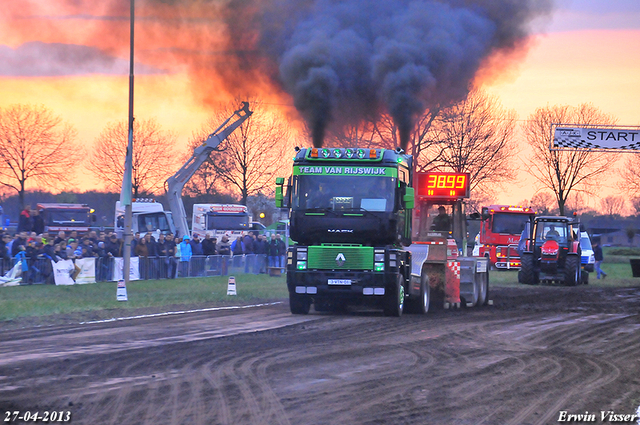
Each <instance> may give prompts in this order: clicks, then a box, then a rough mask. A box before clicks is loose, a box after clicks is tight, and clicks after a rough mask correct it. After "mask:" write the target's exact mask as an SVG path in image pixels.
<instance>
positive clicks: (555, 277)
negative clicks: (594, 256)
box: [518, 216, 582, 286]
mask: <svg viewBox="0 0 640 425" xmlns="http://www.w3.org/2000/svg"><path fill="white" fill-rule="evenodd" d="M577 226H579V222H578V221H576V220H574V219H573V218H569V217H558V216H540V217H536V218H535V219H534V222H533V226H532V227H531V231H530V234H529V238H528V239H529V240H528V241H527V244H526V250H525V252H523V253H522V268H521V270H520V272H519V273H518V280H519V281H520V283H525V284H537V283H539V282H549V283H553V282H558V283H563V284H565V285H567V286H573V285H577V284H578V283H580V282H581V279H582V276H581V257H580V256H581V252H580V236H579V234H578V233H576V231H575V228H576V227H577ZM525 258H526V259H525ZM525 263H526V264H525Z"/></svg>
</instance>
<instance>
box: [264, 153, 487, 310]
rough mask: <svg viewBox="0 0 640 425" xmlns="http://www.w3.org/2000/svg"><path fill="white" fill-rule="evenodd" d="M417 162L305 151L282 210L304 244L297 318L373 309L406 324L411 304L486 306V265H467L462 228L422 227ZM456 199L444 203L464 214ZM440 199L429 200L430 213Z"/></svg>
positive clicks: (291, 274)
mask: <svg viewBox="0 0 640 425" xmlns="http://www.w3.org/2000/svg"><path fill="white" fill-rule="evenodd" d="M412 161H413V158H412V157H411V156H410V155H407V154H405V153H404V152H403V151H402V150H400V149H395V150H391V149H364V148H302V149H300V148H296V155H295V158H294V161H293V174H292V176H291V178H290V179H289V180H288V181H287V182H286V183H285V179H284V178H278V179H276V206H277V207H279V208H283V207H286V208H289V218H290V228H289V231H290V237H291V239H292V240H293V241H295V244H294V245H292V246H290V247H289V249H288V251H287V257H286V272H287V286H288V290H289V302H290V309H291V312H292V313H293V314H307V313H308V312H309V311H310V307H311V305H312V304H313V305H314V309H315V310H316V311H327V310H334V309H341V308H344V307H345V306H348V305H356V304H364V305H370V306H373V307H376V308H381V309H382V310H383V311H384V313H385V315H389V316H400V315H402V313H403V311H404V310H405V304H406V308H407V310H410V311H412V312H415V313H419V314H424V313H426V312H427V311H428V310H429V306H430V304H431V303H432V302H435V303H436V304H438V305H439V306H443V305H444V306H448V305H451V304H457V305H460V297H462V298H463V299H464V300H465V305H475V304H478V303H484V302H485V301H486V299H487V292H488V276H487V267H486V266H487V264H486V259H464V258H458V249H457V248H456V241H455V239H454V237H453V236H452V235H454V234H456V233H458V234H460V233H461V231H460V229H456V228H455V225H454V226H453V228H452V229H451V230H452V231H451V232H448V231H445V232H431V231H428V229H427V230H425V229H426V227H425V226H426V225H427V223H430V222H429V220H426V219H425V220H423V222H422V223H420V222H416V221H415V218H414V215H413V209H414V206H415V205H414V204H415V202H416V199H417V198H418V199H423V197H420V196H416V193H415V192H414V188H413V172H412V165H413V164H412ZM462 176H465V175H462ZM466 176H468V175H466ZM425 177H426V176H425ZM461 178H463V177H458V180H455V178H454V180H452V181H453V182H459V183H460V184H463V183H464V184H465V185H467V186H465V190H466V195H465V194H464V193H463V195H464V196H466V197H468V181H467V180H465V181H464V182H462V180H460V179H461ZM464 178H465V179H466V178H467V177H464ZM440 180H442V182H443V185H446V183H447V181H448V180H447V178H446V177H443V178H441V179H440ZM436 181H439V180H437V179H436ZM454 192H455V191H452V190H447V191H446V193H445V196H448V197H449V198H447V199H437V200H436V201H438V202H444V203H447V202H448V203H449V204H450V205H453V206H455V205H457V206H458V208H452V213H454V214H455V211H462V210H461V208H460V205H461V203H460V196H458V195H459V193H458V192H455V193H454ZM462 192H464V191H461V193H462ZM429 193H430V194H433V193H434V191H429ZM438 193H439V192H436V193H435V194H436V195H437V194H438ZM450 194H451V195H450ZM453 195H455V196H453ZM433 201H434V200H433V199H427V197H425V198H424V199H423V203H422V205H423V207H424V211H427V209H428V207H429V206H430V205H432V204H433ZM423 215H425V214H423ZM418 216H419V214H418V215H416V217H418ZM457 221H460V220H455V216H454V220H452V223H456V222H457ZM412 226H417V229H416V235H417V236H418V239H419V240H418V241H416V242H414V243H412ZM452 247H453V248H452ZM466 269H469V270H470V272H469V273H467V275H468V278H467V280H469V284H466V283H465V272H464V270H466ZM461 270H462V272H461ZM461 276H462V279H461ZM461 288H462V290H461ZM465 288H466V289H465Z"/></svg>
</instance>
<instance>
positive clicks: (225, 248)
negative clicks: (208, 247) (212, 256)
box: [217, 235, 231, 255]
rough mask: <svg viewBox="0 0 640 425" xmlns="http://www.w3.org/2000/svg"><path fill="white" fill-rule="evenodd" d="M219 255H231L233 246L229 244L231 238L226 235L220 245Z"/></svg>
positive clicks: (218, 248)
mask: <svg viewBox="0 0 640 425" xmlns="http://www.w3.org/2000/svg"><path fill="white" fill-rule="evenodd" d="M217 250H218V255H231V245H230V244H229V237H228V236H227V235H224V236H223V237H222V238H221V239H220V242H219V243H218V247H217Z"/></svg>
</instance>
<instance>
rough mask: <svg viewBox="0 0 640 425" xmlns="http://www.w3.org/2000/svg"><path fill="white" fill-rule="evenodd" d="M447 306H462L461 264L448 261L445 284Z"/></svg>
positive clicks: (455, 261)
mask: <svg viewBox="0 0 640 425" xmlns="http://www.w3.org/2000/svg"><path fill="white" fill-rule="evenodd" d="M444 302H445V305H446V304H448V305H456V306H459V305H460V262H459V261H457V260H447V267H446V268H445V284H444Z"/></svg>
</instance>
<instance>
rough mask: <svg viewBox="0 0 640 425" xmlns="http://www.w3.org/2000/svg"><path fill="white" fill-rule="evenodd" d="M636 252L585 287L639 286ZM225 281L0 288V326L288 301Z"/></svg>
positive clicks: (257, 279)
mask: <svg viewBox="0 0 640 425" xmlns="http://www.w3.org/2000/svg"><path fill="white" fill-rule="evenodd" d="M619 254H635V252H625V251H620V250H619V249H617V250H616V249H615V248H606V249H605V252H604V255H605V262H604V263H603V265H602V269H603V270H604V271H605V272H606V273H607V278H606V279H600V280H598V279H596V275H595V273H591V275H590V278H589V285H592V286H600V287H625V286H640V278H634V277H632V274H631V266H630V263H629V259H630V258H640V255H637V256H636V255H619ZM489 279H490V282H491V286H512V287H516V286H520V284H518V272H517V271H493V272H491V274H490V278H489ZM227 283H228V277H226V276H219V277H207V278H189V279H171V280H147V281H134V282H130V283H129V285H128V287H127V295H128V301H117V300H116V283H115V282H99V283H94V284H88V285H73V286H54V285H28V286H10V287H0V322H3V321H8V320H13V319H17V318H23V317H35V316H51V315H60V314H70V313H80V312H95V316H96V317H101V318H104V317H108V316H109V315H111V316H116V315H124V314H126V311H127V310H132V311H133V310H139V309H145V308H146V309H154V308H155V309H160V308H164V309H169V308H172V309H173V308H175V309H179V308H180V307H181V306H194V305H200V306H204V305H207V306H225V305H239V304H247V303H253V302H269V301H275V300H278V301H282V300H284V299H287V298H288V293H287V286H286V280H285V277H284V276H281V277H269V276H266V275H253V274H240V275H236V288H237V295H236V296H227Z"/></svg>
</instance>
